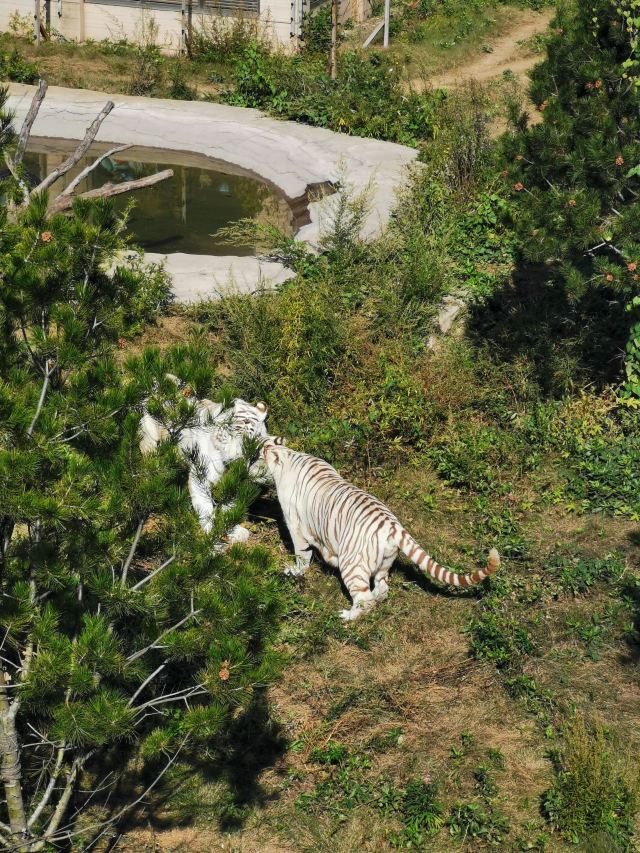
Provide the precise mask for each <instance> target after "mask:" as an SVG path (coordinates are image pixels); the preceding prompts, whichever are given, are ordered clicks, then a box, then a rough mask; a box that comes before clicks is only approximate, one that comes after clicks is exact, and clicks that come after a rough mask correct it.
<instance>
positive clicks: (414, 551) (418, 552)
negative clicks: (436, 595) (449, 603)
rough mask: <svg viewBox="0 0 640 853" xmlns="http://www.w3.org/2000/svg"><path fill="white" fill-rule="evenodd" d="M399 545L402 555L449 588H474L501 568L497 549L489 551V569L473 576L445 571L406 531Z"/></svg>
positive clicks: (478, 571)
mask: <svg viewBox="0 0 640 853" xmlns="http://www.w3.org/2000/svg"><path fill="white" fill-rule="evenodd" d="M398 545H399V547H400V550H401V551H402V553H403V554H404V555H405V556H407V557H408V558H409V559H410V560H411V562H412V563H415V564H416V566H417V567H418V568H419V569H420V571H422V572H424V573H425V574H427V575H431V577H432V578H435V579H436V580H437V581H440V582H441V583H446V584H448V585H449V586H459V587H467V586H474V585H475V584H478V583H480V582H481V581H483V580H484V579H485V578H488V577H489V575H492V574H493V573H494V572H497V571H498V569H499V568H500V554H498V552H497V551H496V549H495V548H492V549H491V550H490V551H489V559H488V560H487V567H486V568H485V569H478V570H477V571H475V572H473V574H471V575H459V574H457V573H456V572H452V571H450V570H449V569H445V567H444V566H441V565H440V564H439V563H437V562H436V561H435V560H434V559H433V557H430V556H429V555H428V554H427V552H426V551H424V550H423V549H422V548H421V547H420V545H418V543H417V542H416V541H415V539H414V538H413V537H412V536H411V535H410V534H409V533H408V532H407V531H406V530H403V531H402V533H401V534H400V541H399V542H398Z"/></svg>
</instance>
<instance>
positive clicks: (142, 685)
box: [128, 661, 167, 707]
mask: <svg viewBox="0 0 640 853" xmlns="http://www.w3.org/2000/svg"><path fill="white" fill-rule="evenodd" d="M166 665H167V662H166V661H165V662H164V663H161V664H160V666H159V667H157V668H156V669H154V671H153V672H152V673H151V675H150V676H148V678H145V680H144V681H143V682H142V684H141V685H140V687H138V689H137V690H136V692H135V693H134V694H133V696H132V697H131V699H129V702H128V705H129V707H131V706H132V705H133V703H134V702H135V701H136V699H137V698H138V696H139V695H140V694H141V693H142V691H143V690H144V688H145V687H146V686H147V685H148V684H150V683H151V682H152V681H153V679H154V678H155V677H156V675H160V673H161V672H162V670H163V669H164V668H165V667H166Z"/></svg>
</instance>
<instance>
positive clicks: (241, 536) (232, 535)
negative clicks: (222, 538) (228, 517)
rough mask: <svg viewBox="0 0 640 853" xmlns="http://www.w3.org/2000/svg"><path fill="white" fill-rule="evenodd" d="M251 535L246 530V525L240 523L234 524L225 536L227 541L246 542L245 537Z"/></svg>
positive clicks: (247, 537)
mask: <svg viewBox="0 0 640 853" xmlns="http://www.w3.org/2000/svg"><path fill="white" fill-rule="evenodd" d="M250 536H251V531H250V530H247V528H246V527H243V526H242V525H241V524H236V526H235V527H234V528H233V529H232V530H231V531H230V532H229V535H228V536H227V541H228V542H246V541H247V539H249V537H250Z"/></svg>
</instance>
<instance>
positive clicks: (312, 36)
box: [302, 6, 341, 61]
mask: <svg viewBox="0 0 640 853" xmlns="http://www.w3.org/2000/svg"><path fill="white" fill-rule="evenodd" d="M340 35H341V33H340V31H339V36H340ZM302 36H303V42H302V49H303V50H304V52H305V53H308V54H311V55H320V56H322V57H324V59H325V61H326V58H327V57H328V55H329V48H330V47H331V6H321V7H320V8H319V9H318V10H317V12H314V13H309V14H307V15H305V17H304V21H303V22H302Z"/></svg>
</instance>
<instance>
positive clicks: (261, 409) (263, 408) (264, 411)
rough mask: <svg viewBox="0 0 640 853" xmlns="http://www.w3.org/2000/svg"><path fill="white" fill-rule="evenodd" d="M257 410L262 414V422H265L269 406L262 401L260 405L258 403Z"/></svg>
mask: <svg viewBox="0 0 640 853" xmlns="http://www.w3.org/2000/svg"><path fill="white" fill-rule="evenodd" d="M256 409H257V410H258V411H259V412H260V420H261V421H263V420H264V419H265V418H266V417H267V404H266V403H263V402H262V400H261V401H260V402H259V403H256Z"/></svg>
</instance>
